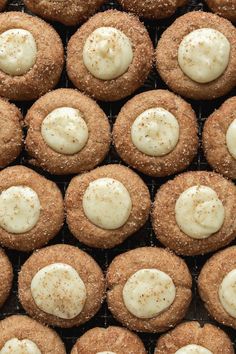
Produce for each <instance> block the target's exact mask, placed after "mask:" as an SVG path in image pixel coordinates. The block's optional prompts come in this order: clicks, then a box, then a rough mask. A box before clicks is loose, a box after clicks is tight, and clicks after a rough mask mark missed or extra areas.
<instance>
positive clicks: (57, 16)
mask: <svg viewBox="0 0 236 354" xmlns="http://www.w3.org/2000/svg"><path fill="white" fill-rule="evenodd" d="M104 2H105V0H89V1H84V0H60V1H55V0H54V1H41V0H24V4H25V6H26V7H27V8H28V9H29V10H30V11H31V12H33V13H35V14H36V15H38V16H40V17H43V18H45V19H46V20H49V21H58V22H61V23H63V24H64V25H67V26H75V25H77V24H78V23H80V22H82V21H84V20H86V19H87V18H88V17H90V16H91V15H93V13H94V12H95V11H96V10H97V9H98V8H99V7H100V6H102V4H103V3H104Z"/></svg>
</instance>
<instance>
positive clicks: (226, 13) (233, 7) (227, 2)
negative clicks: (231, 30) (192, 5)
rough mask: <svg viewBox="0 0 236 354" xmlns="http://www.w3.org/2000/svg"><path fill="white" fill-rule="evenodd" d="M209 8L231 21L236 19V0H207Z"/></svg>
mask: <svg viewBox="0 0 236 354" xmlns="http://www.w3.org/2000/svg"><path fill="white" fill-rule="evenodd" d="M206 3H207V5H208V6H209V8H210V9H211V10H212V11H213V12H215V13H217V15H220V16H222V17H225V18H227V19H228V20H230V21H233V22H234V21H236V3H235V0H206Z"/></svg>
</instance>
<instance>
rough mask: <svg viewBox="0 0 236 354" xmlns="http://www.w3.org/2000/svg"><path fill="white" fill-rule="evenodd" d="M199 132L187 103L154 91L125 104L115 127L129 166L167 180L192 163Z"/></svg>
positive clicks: (116, 141) (116, 142)
mask: <svg viewBox="0 0 236 354" xmlns="http://www.w3.org/2000/svg"><path fill="white" fill-rule="evenodd" d="M197 133H198V126H197V120H196V115H195V113H194V111H193V110H192V108H191V106H190V105H189V104H188V103H187V102H185V101H184V100H183V99H182V98H180V97H178V96H176V95H174V94H173V93H171V92H169V91H167V90H153V91H148V92H144V93H141V94H139V95H137V96H135V97H134V98H132V99H131V100H130V101H128V102H127V103H126V104H125V105H124V107H123V108H122V109H121V111H120V113H119V115H118V117H117V119H116V122H115V125H114V128H113V140H114V145H115V148H116V151H117V152H118V154H119V155H120V157H121V158H122V159H123V160H124V161H125V162H126V163H127V164H128V165H130V166H132V167H134V168H136V169H137V170H139V171H140V172H143V173H145V174H147V175H150V176H153V177H164V176H168V175H171V174H174V173H177V172H180V171H182V170H184V169H185V168H186V167H188V165H189V164H190V163H191V162H192V160H193V158H194V156H195V155H196V153H197V148H198V136H197Z"/></svg>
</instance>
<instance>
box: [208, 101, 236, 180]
mask: <svg viewBox="0 0 236 354" xmlns="http://www.w3.org/2000/svg"><path fill="white" fill-rule="evenodd" d="M202 136H203V148H204V153H205V156H206V158H207V160H208V162H209V164H210V165H211V166H212V167H213V169H214V170H216V171H217V172H219V173H221V174H223V175H224V176H226V177H229V178H232V179H236V97H232V98H230V99H228V100H227V101H225V102H224V104H223V105H222V106H221V107H220V108H219V109H218V110H216V111H215V112H213V113H212V114H211V116H210V117H209V118H208V119H207V120H206V122H205V125H204V129H203V135H202Z"/></svg>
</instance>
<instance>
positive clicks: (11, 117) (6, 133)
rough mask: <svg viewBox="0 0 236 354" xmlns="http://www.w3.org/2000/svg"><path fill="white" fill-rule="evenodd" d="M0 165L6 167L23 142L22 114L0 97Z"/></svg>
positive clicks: (15, 155) (16, 154) (17, 153)
mask: <svg viewBox="0 0 236 354" xmlns="http://www.w3.org/2000/svg"><path fill="white" fill-rule="evenodd" d="M0 116H1V125H0V167H6V166H7V165H9V164H10V163H11V162H12V161H14V160H15V159H16V158H17V156H18V155H19V154H20V152H21V148H22V143H23V133H22V127H21V122H22V119H23V117H22V115H21V112H20V110H19V109H18V108H17V107H16V106H15V105H13V104H11V103H9V102H8V101H6V100H4V99H1V98H0Z"/></svg>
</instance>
